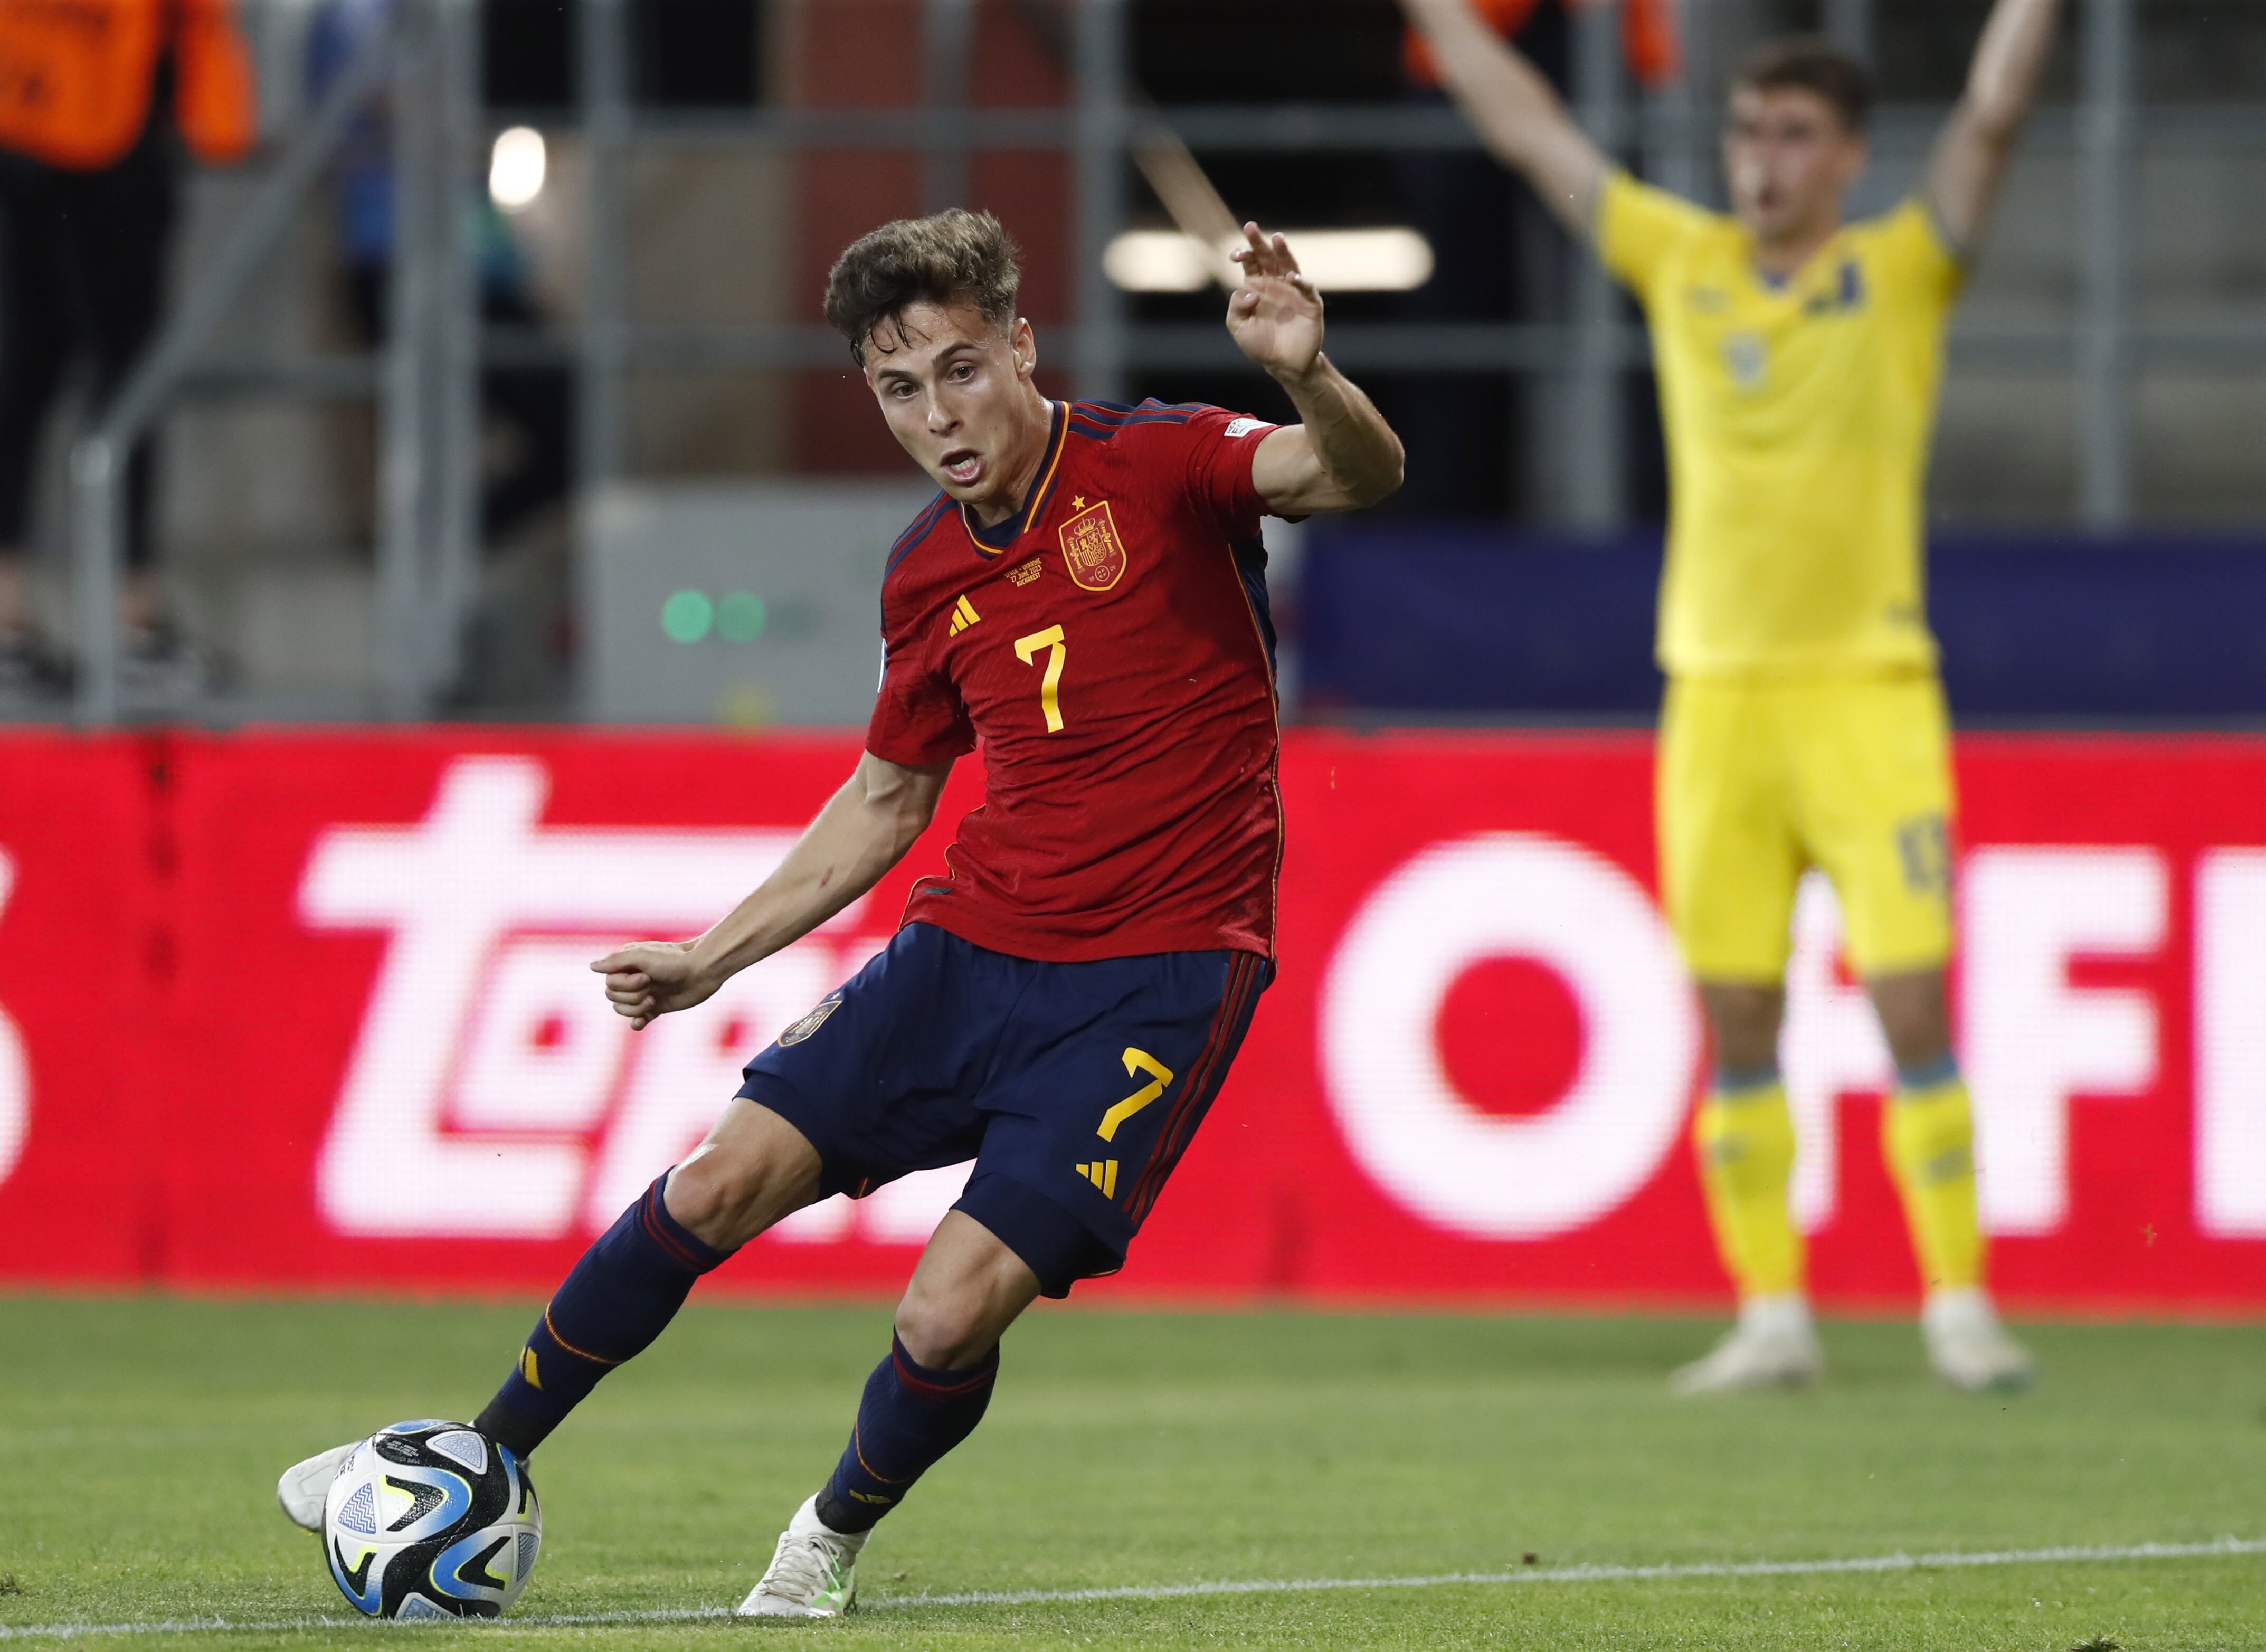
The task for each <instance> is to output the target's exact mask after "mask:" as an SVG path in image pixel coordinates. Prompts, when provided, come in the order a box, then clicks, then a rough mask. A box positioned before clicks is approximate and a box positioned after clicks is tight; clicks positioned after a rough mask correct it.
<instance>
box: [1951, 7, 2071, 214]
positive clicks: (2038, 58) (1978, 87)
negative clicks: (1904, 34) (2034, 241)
mask: <svg viewBox="0 0 2266 1652" xmlns="http://www.w3.org/2000/svg"><path fill="white" fill-rule="evenodd" d="M2061 7H2062V0H1998V4H1996V5H1994V6H1992V8H1991V17H1990V20H1989V21H1988V22H1986V23H1985V24H1984V26H1983V39H1982V40H1981V41H1980V42H1979V43H1977V46H1976V48H1975V62H1973V64H1972V65H1970V68H1969V69H1968V71H1967V90H1966V91H1965V93H1964V94H1963V96H1962V97H1961V98H1960V99H1959V103H1958V106H1957V107H1955V108H1954V109H1953V110H1952V112H1951V119H1950V120H1949V121H1948V122H1947V123H1946V124H1945V126H1944V128H1943V135H1941V137H1939V138H1938V139H1937V140H1936V143H1935V154H1934V155H1933V157H1931V158H1930V160H1929V162H1928V167H1927V201H1928V205H1929V206H1930V207H1931V208H1933V210H1934V212H1935V221H1936V223H1937V224H1938V225H1939V226H1940V227H1941V229H1942V230H1943V232H1944V234H1945V235H1946V236H1948V237H1949V238H1950V240H1951V245H1952V247H1953V250H1955V252H1959V253H1960V254H1961V255H1962V256H1964V255H1966V254H1967V253H1969V252H1971V251H1973V249H1974V247H1975V245H1976V243H1977V242H1978V241H1979V240H1980V239H1981V238H1982V235H1983V228H1984V225H1985V223H1986V222H1988V220H1989V218H1990V216H1991V208H1992V203H1993V202H1994V201H1996V200H1997V199H1998V195H1999V180H2000V179H2003V178H2004V177H2005V176H2006V173H2007V159H2008V157H2011V156H2012V155H2013V154H2014V138H2015V135H2017V134H2018V133H2020V132H2021V129H2022V119H2023V117H2024V116H2025V115H2027V114H2028V113H2029V112H2030V101H2031V99H2033V98H2034V97H2036V94H2037V89H2038V76H2039V74H2040V72H2041V71H2042V70H2043V69H2044V67H2045V61H2046V53H2047V51H2048V50H2049V49H2050V48H2051V47H2052V45H2053V35H2054V26H2055V25H2056V23H2058V21H2059V20H2060V18H2061Z"/></svg>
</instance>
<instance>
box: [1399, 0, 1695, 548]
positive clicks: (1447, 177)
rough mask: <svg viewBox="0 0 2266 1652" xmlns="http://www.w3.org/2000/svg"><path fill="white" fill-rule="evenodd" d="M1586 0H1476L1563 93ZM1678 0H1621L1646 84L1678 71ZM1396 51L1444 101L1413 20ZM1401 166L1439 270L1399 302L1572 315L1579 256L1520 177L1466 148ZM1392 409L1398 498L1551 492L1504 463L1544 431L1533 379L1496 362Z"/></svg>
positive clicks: (1412, 77) (1411, 214)
mask: <svg viewBox="0 0 2266 1652" xmlns="http://www.w3.org/2000/svg"><path fill="white" fill-rule="evenodd" d="M1588 4H1595V0H1474V4H1473V11H1474V12H1475V13H1476V14H1477V16H1478V17H1479V18H1480V21H1481V22H1482V23H1484V24H1485V26H1487V27H1488V28H1489V29H1491V30H1492V31H1494V33H1495V34H1497V35H1498V36H1500V37H1501V38H1502V39H1503V40H1514V41H1516V42H1517V46H1518V49H1519V50H1520V51H1521V52H1522V53H1523V54H1524V55H1525V56H1526V57H1527V58H1528V59H1529V60H1530V61H1531V62H1533V63H1534V64H1535V65H1536V66H1537V68H1539V69H1540V70H1541V72H1542V73H1543V74H1544V75H1545V76H1546V77H1548V78H1549V79H1550V80H1551V81H1552V83H1553V84H1555V85H1556V86H1557V87H1558V88H1559V89H1560V91H1561V92H1562V91H1565V90H1566V83H1567V80H1568V74H1569V70H1570V62H1569V58H1570V54H1571V48H1572V41H1571V39H1570V33H1571V25H1572V24H1573V22H1574V20H1575V15H1576V14H1578V13H1579V12H1580V11H1583V10H1584V9H1585V7H1586V6H1587V5H1588ZM1671 4H1672V0H1622V5H1621V11H1620V17H1619V33H1620V38H1621V46H1622V51H1623V55H1624V57H1625V59H1626V62H1627V64H1628V68H1629V71H1630V73H1631V74H1633V75H1634V77H1636V78H1637V79H1638V80H1639V81H1641V83H1643V84H1646V85H1648V86H1658V85H1663V84H1667V83H1668V82H1670V81H1672V80H1674V79H1675V77H1677V75H1678V73H1679V72H1680V69H1681V62H1680V52H1679V48H1678V40H1677V36H1676V31H1675V26H1674V20H1673V18H1672V16H1671V15H1670V6H1671ZM1400 61H1401V69H1402V74H1403V77H1404V79H1405V81H1406V84H1407V88H1408V94H1409V96H1410V98H1411V99H1412V100H1414V101H1415V102H1418V103H1421V104H1426V105H1433V106H1445V105H1446V104H1447V101H1448V99H1447V96H1446V94H1445V92H1444V91H1443V90H1442V88H1441V84H1440V74H1439V69H1438V66H1437V65H1436V64H1435V63H1434V62H1433V61H1432V55H1431V53H1430V51H1429V48H1427V47H1426V45H1425V43H1424V37H1423V36H1422V33H1419V32H1418V31H1417V30H1416V29H1414V27H1411V28H1409V29H1408V30H1407V31H1406V33H1404V35H1403V38H1402V47H1401V60H1400ZM1392 171H1393V184H1394V188H1395V191H1396V193H1397V194H1398V195H1399V196H1400V201H1401V205H1402V208H1403V209H1404V210H1405V211H1406V212H1407V215H1408V218H1409V222H1410V223H1411V224H1412V225H1413V226H1414V228H1415V229H1416V230H1417V231H1418V232H1419V233H1421V234H1422V236H1423V237H1424V238H1425V239H1426V240H1428V241H1429V242H1430V243H1431V245H1432V249H1433V252H1434V255H1435V259H1436V261H1435V264H1434V267H1433V275H1432V278H1431V280H1430V281H1427V282H1426V283H1425V284H1424V285H1423V286H1422V287H1421V288H1419V289H1416V290H1415V291H1414V292H1412V293H1410V294H1408V295H1407V297H1406V298H1405V299H1404V300H1403V301H1402V303H1401V304H1400V313H1401V314H1402V315H1404V316H1405V317H1407V318H1409V319H1411V320H1421V321H1427V322H1451V323H1454V322H1462V323H1473V322H1479V323H1494V324H1500V323H1504V322H1529V323H1536V322H1548V321H1553V320H1560V321H1562V320H1564V319H1566V318H1567V317H1568V311H1569V308H1570V304H1571V296H1572V292H1573V266H1572V263H1571V261H1570V260H1569V259H1568V257H1567V254H1566V250H1565V246H1564V243H1563V238H1562V237H1561V235H1560V233H1559V231H1558V227H1557V225H1556V223H1554V222H1553V220H1552V219H1551V217H1550V215H1549V213H1548V212H1547V211H1546V209H1545V208H1544V207H1543V205H1542V203H1541V202H1539V201H1536V200H1535V199H1534V198H1533V195H1532V194H1531V191H1530V190H1529V189H1528V188H1527V186H1526V185H1525V184H1524V182H1523V181H1522V180H1521V179H1518V178H1517V177H1516V176H1515V175H1513V174H1510V173H1509V172H1505V171H1504V170H1503V169H1502V168H1501V167H1499V166H1497V165H1496V164H1495V162H1494V161H1493V160H1492V159H1490V158H1489V157H1488V156H1487V155H1486V154H1484V153H1481V152H1477V151H1470V150H1410V151H1407V152H1405V153H1403V154H1402V155H1401V156H1400V157H1398V158H1397V159H1396V160H1395V162H1394V164H1393V169H1392ZM1548 416H1549V415H1548V413H1547V411H1546V409H1543V408H1541V407H1540V406H1539V405H1538V404H1537V401H1536V398H1534V397H1533V396H1532V395H1530V394H1528V393H1527V387H1525V386H1521V387H1520V388H1519V389H1518V390H1517V391H1515V392H1514V393H1513V394H1511V395H1509V396H1506V394H1505V392H1504V389H1503V386H1502V383H1501V381H1500V380H1499V379H1498V378H1497V377H1495V376H1492V375H1482V374H1474V373H1459V374H1451V375H1443V376H1437V377H1434V378H1431V379H1430V380H1429V382H1427V383H1426V384H1424V386H1423V388H1422V393H1421V394H1418V395H1414V396H1410V397H1409V398H1408V399H1407V402H1406V404H1405V405H1399V406H1393V407H1392V417H1393V420H1394V422H1395V428H1398V429H1400V431H1401V432H1402V434H1403V435H1404V436H1405V437H1406V439H1407V445H1408V480H1407V486H1405V487H1404V488H1403V489H1402V490H1401V493H1400V496H1399V497H1398V498H1397V499H1396V500H1395V501H1393V504H1392V506H1391V507H1390V508H1392V509H1394V510H1396V511H1398V512H1400V513H1403V514H1407V515H1427V516H1442V517H1454V516H1493V515H1500V514H1502V511H1503V510H1504V509H1505V508H1506V507H1508V508H1509V512H1510V514H1512V515H1523V514H1525V513H1526V512H1528V511H1530V510H1532V509H1535V508H1539V507H1541V506H1543V505H1544V504H1546V501H1541V500H1535V499H1530V498H1529V497H1527V493H1528V479H1527V478H1526V477H1524V476H1522V475H1520V474H1518V473H1517V471H1515V470H1514V468H1513V467H1510V466H1508V465H1506V464H1505V463H1504V459H1505V456H1506V455H1508V454H1509V453H1512V452H1515V451H1518V450H1522V449H1524V448H1527V447H1529V446H1531V445H1532V444H1533V443H1534V442H1535V441H1536V440H1537V438H1538V434H1539V433H1537V432H1536V431H1535V430H1534V429H1533V428H1531V427H1532V426H1533V424H1534V422H1535V421H1536V420H1538V419H1542V418H1547V417H1548ZM1506 420H1507V421H1508V424H1507V425H1506Z"/></svg>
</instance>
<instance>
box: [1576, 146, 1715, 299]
mask: <svg viewBox="0 0 2266 1652" xmlns="http://www.w3.org/2000/svg"><path fill="white" fill-rule="evenodd" d="M1713 221H1714V214H1712V213H1710V212H1708V211H1707V208H1704V207H1695V206H1693V205H1692V203H1691V202H1690V201H1685V199H1683V197H1681V196H1679V195H1671V194H1669V193H1668V191H1666V190H1665V189H1656V188H1654V187H1653V186H1651V185H1650V184H1641V183H1639V182H1637V180H1636V179H1634V178H1632V177H1630V176H1629V175H1628V174H1627V173H1626V172H1622V171H1621V170H1620V169H1619V168H1618V167H1616V168H1615V169H1614V170H1613V171H1612V172H1609V173H1607V174H1606V176H1605V183H1604V188H1603V189H1602V190H1600V191H1599V192H1598V195H1597V256H1598V257H1599V258H1600V259H1604V266H1605V267H1606V268H1607V269H1609V270H1611V271H1612V273H1613V274H1615V275H1616V276H1618V277H1619V278H1620V280H1621V281H1625V282H1626V283H1627V285H1628V287H1629V288H1630V289H1631V290H1632V291H1634V293H1635V294H1636V295H1637V296H1638V297H1640V298H1644V297H1647V296H1649V295H1650V293H1651V291H1652V289H1653V287H1654V285H1655V284H1656V282H1657V281H1659V280H1660V276H1661V272H1662V271H1663V270H1664V269H1665V268H1667V267H1668V263H1669V260H1670V259H1671V258H1673V257H1674V256H1675V255H1676V253H1677V252H1679V251H1681V250H1682V249H1683V248H1684V246H1685V245H1687V244H1688V243H1689V242H1690V241H1691V240H1692V238H1693V237H1695V236H1697V235H1699V234H1700V232H1702V231H1703V230H1706V229H1707V226H1708V225H1709V223H1712V222H1713Z"/></svg>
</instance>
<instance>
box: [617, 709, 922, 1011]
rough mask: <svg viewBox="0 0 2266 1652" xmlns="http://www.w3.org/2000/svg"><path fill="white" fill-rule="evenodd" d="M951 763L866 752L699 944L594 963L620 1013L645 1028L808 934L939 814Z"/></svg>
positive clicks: (670, 943)
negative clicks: (915, 765) (913, 764)
mask: <svg viewBox="0 0 2266 1652" xmlns="http://www.w3.org/2000/svg"><path fill="white" fill-rule="evenodd" d="M951 773H952V765H951V764H949V763H939V764H933V765H932V766H930V767H928V768H923V769H908V768H904V767H903V766H901V765H900V764H894V763H885V762H883V761H882V760H881V758H879V757H875V756H874V754H873V753H871V752H867V753H866V756H865V757H863V758H862V759H861V760H860V761H859V764H858V770H857V772H856V773H854V774H852V776H851V777H850V779H849V782H848V783H847V784H846V785H844V786H843V788H842V789H841V790H840V791H838V792H837V793H835V794H834V795H833V797H832V798H831V799H830V800H829V801H828V802H827V805H826V807H825V808H822V809H821V810H820V811H819V812H818V818H817V819H816V820H815V821H813V822H810V825H809V826H808V828H807V829H806V830H804V832H803V834H802V837H800V839H799V840H798V841H797V842H796V844H795V845H794V847H793V848H792V849H790V850H788V851H787V854H786V859H784V860H782V861H780V862H779V866H778V871H776V872H774V873H772V874H771V876H770V877H768V878H765V879H764V881H763V886H762V887H761V888H758V889H757V891H756V892H755V893H754V894H753V895H749V896H748V898H747V899H746V900H744V901H742V902H741V903H739V905H737V906H735V907H734V908H733V909H732V911H731V914H730V916H728V917H726V918H725V919H724V920H723V921H722V922H721V923H720V924H718V925H716V926H715V927H714V928H713V929H712V930H710V931H709V932H707V933H706V934H705V935H703V936H701V937H700V938H699V939H698V940H643V941H639V942H637V943H635V944H634V945H632V946H628V947H622V948H621V949H620V950H618V951H617V952H610V953H608V954H606V955H605V956H604V957H603V958H601V959H599V960H598V961H596V962H595V963H593V964H592V965H591V966H590V968H591V969H595V970H596V971H597V972H598V973H599V974H601V975H603V976H605V977H606V997H607V998H610V999H611V1000H612V1002H613V1005H614V1013H616V1014H617V1015H626V1016H628V1017H629V1018H630V1022H631V1025H632V1026H633V1027H643V1026H644V1025H645V1024H646V1023H647V1022H648V1021H650V1020H653V1019H654V1017H655V1016H657V1015H666V1014H667V1013H669V1011H671V1010H687V1009H691V1007H692V1006H693V1005H696V1004H698V1003H701V1002H703V1001H705V999H706V998H708V997H709V996H710V995H711V994H712V993H713V992H714V991H715V990H716V989H717V988H718V987H720V986H721V985H723V984H724V983H725V982H726V981H727V980H729V979H730V978H731V977H732V976H735V975H737V974H738V973H739V972H740V971H741V970H742V969H746V968H747V967H748V966H749V964H751V963H754V962H756V961H757V960H759V959H763V958H768V957H769V956H771V954H773V953H775V952H777V951H778V949H779V948H780V947H785V946H786V945H788V944H789V943H790V942H793V941H796V940H800V939H801V938H802V937H803V936H805V935H807V934H808V933H809V932H811V931H812V930H814V929H816V928H817V927H818V926H819V925H821V924H823V923H824V922H825V921H826V920H827V919H828V918H830V917H833V916H834V915H835V914H836V913H837V912H838V911H840V910H842V909H843V908H844V907H845V906H847V905H849V904H850V903H851V902H852V901H854V900H856V899H857V898H858V897H859V895H863V894H865V893H866V890H868V889H870V888H873V887H874V885H875V884H876V883H878V882H880V881H881V874H884V873H886V872H887V871H888V869H889V868H890V867H891V866H895V865H896V864H897V862H898V861H900V860H902V859H904V856H905V851H907V850H908V849H910V848H911V847H912V846H913V840H914V839H915V838H917V837H919V836H920V835H921V833H922V832H923V831H924V830H926V828H927V826H928V823H929V822H930V821H931V820H932V819H933V818H935V815H936V804H937V800H938V799H939V797H941V796H942V795H943V794H944V783H945V780H946V778H947V777H948V776H949V775H950V774H951Z"/></svg>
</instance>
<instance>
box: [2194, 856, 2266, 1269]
mask: <svg viewBox="0 0 2266 1652" xmlns="http://www.w3.org/2000/svg"><path fill="white" fill-rule="evenodd" d="M2195 924H2196V939H2195V947H2196V961H2195V1045H2196V1056H2195V1062H2196V1077H2195V1085H2196V1098H2195V1201H2196V1225H2197V1227H2200V1228H2201V1229H2202V1230H2203V1231H2204V1232H2206V1233H2212V1234H2217V1235H2218V1236H2219V1237H2220V1238H2223V1239H2262V1238H2266V849H2214V850H2211V851H2210V852H2208V853H2206V854H2205V855H2204V857H2203V858H2202V863H2201V865H2200V866H2197V870H2196V915H2195Z"/></svg>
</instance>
